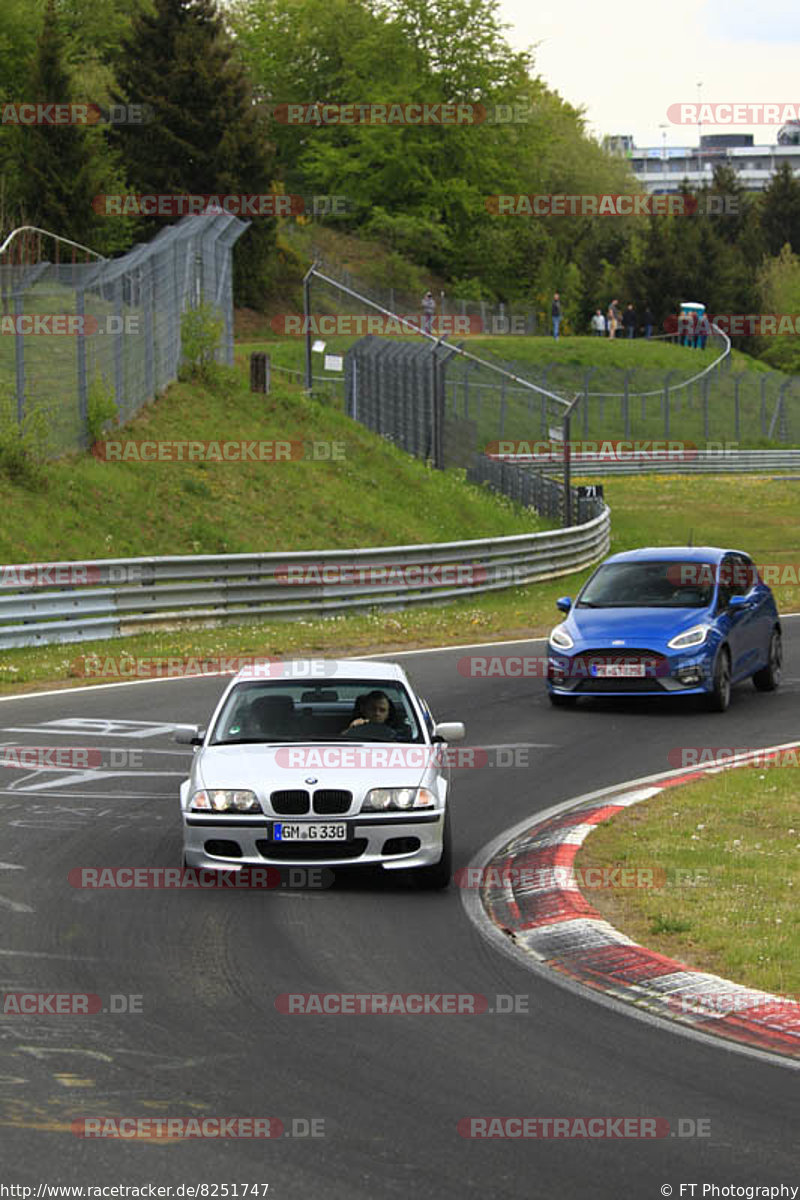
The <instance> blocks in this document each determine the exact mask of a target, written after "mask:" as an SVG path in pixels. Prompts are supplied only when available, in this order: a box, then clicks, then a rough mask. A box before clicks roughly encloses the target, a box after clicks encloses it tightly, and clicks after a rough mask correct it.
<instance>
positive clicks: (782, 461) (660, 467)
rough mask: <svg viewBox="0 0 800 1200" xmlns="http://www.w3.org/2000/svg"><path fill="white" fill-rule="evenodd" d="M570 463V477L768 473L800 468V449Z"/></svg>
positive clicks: (522, 462)
mask: <svg viewBox="0 0 800 1200" xmlns="http://www.w3.org/2000/svg"><path fill="white" fill-rule="evenodd" d="M598 440H601V439H598ZM503 461H504V462H508V463H515V464H516V465H517V466H520V467H530V468H531V469H532V470H534V471H552V470H553V467H554V466H557V465H560V464H561V462H562V461H563V460H562V459H561V458H557V459H553V458H552V457H551V456H550V455H548V454H541V455H531V454H517V455H508V456H505V457H504V458H503ZM570 466H571V470H572V477H573V479H579V478H580V477H581V476H583V475H650V474H661V475H737V474H756V475H769V474H771V473H772V472H773V471H798V472H800V450H698V451H697V452H696V453H694V454H693V456H692V457H688V456H686V455H685V454H684V455H681V454H679V453H678V452H675V453H673V454H672V455H670V454H669V453H668V452H663V453H662V452H660V451H650V452H646V453H645V452H643V453H641V454H631V455H623V454H620V455H619V456H617V457H612V456H610V455H605V456H604V455H602V454H599V453H598V454H596V455H595V454H591V453H582V454H577V453H576V454H573V455H572V456H571V458H570Z"/></svg>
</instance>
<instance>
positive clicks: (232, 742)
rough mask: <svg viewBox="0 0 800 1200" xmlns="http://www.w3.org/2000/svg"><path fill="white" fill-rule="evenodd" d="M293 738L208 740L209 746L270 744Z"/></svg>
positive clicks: (290, 740)
mask: <svg viewBox="0 0 800 1200" xmlns="http://www.w3.org/2000/svg"><path fill="white" fill-rule="evenodd" d="M294 740H295V739H294V738H270V737H260V738H252V737H250V738H220V740H219V741H217V742H210V743H209V745H211V746H271V745H273V744H274V743H275V742H293V741H294Z"/></svg>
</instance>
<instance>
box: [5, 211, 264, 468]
mask: <svg viewBox="0 0 800 1200" xmlns="http://www.w3.org/2000/svg"><path fill="white" fill-rule="evenodd" d="M246 228H247V223H246V222H244V221H240V220H239V219H238V218H237V217H234V216H232V215H230V214H228V213H223V212H219V213H217V214H204V215H194V216H187V217H184V218H183V219H182V220H181V221H180V222H178V223H177V224H176V225H172V226H170V227H168V228H166V229H162V230H161V231H160V232H159V233H158V234H157V235H156V236H155V237H154V238H153V240H152V241H150V242H148V243H146V244H142V245H138V246H135V247H134V248H133V249H132V250H130V251H129V252H128V253H127V254H124V255H122V256H121V257H119V258H114V259H104V258H101V257H100V256H99V255H94V254H93V252H92V251H87V250H86V248H85V247H77V246H76V245H75V243H72V242H68V241H67V240H66V239H63V238H59V237H57V236H56V235H53V234H49V233H47V232H46V231H44V230H33V229H25V230H19V231H16V232H15V233H14V234H11V235H9V237H8V238H6V240H5V242H3V244H2V246H0V303H1V304H2V334H0V434H2V432H3V430H4V428H8V426H9V425H12V424H14V423H17V424H18V425H23V426H24V423H25V419H26V417H28V416H30V415H31V414H32V413H33V412H37V411H38V412H41V413H43V414H44V416H45V419H46V422H47V429H48V449H49V451H50V452H51V453H52V454H63V453H66V452H69V451H72V450H78V449H84V448H86V446H87V445H88V441H89V415H90V409H91V406H92V403H93V400H94V398H95V397H98V398H100V397H106V398H113V400H114V403H115V405H116V408H117V414H118V417H119V419H120V421H127V420H129V419H130V418H131V417H133V416H134V415H135V413H136V412H138V410H139V409H140V408H141V407H142V406H143V405H144V404H146V403H147V401H148V400H151V399H152V398H153V397H154V396H155V395H157V393H158V392H160V391H161V390H162V389H163V388H165V387H166V386H167V385H168V384H169V383H171V382H172V381H173V380H174V379H176V378H177V375H178V369H179V367H180V365H181V360H182V349H181V316H182V314H183V313H184V312H185V311H186V310H188V309H194V308H197V307H198V306H199V305H201V304H208V305H210V306H211V307H212V308H213V309H214V310H215V311H216V313H217V314H218V315H219V316H220V317H221V319H222V321H223V326H224V329H223V336H222V339H221V344H220V346H219V347H218V350H217V359H218V360H219V361H221V362H225V363H228V364H231V365H232V363H233V279H232V272H233V264H232V248H233V245H234V243H235V242H236V241H237V239H238V238H239V237H240V236H241V234H242V233H244V231H245V229H246ZM81 259H85V260H89V261H80V260H81Z"/></svg>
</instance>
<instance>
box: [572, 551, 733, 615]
mask: <svg viewBox="0 0 800 1200" xmlns="http://www.w3.org/2000/svg"><path fill="white" fill-rule="evenodd" d="M716 570H717V568H716V567H715V566H714V565H713V564H712V563H699V562H621V563H606V564H605V565H604V566H602V567H600V568H599V569H598V570H597V572H596V573H595V574H594V575H593V576H592V578H591V579H590V580H589V582H588V583H587V585H586V587H585V588H584V590H583V591H582V592H581V595H580V598H579V600H578V603H577V607H578V608H707V607H708V605H709V604H710V603H711V600H712V598H713V595H714V580H715V572H716Z"/></svg>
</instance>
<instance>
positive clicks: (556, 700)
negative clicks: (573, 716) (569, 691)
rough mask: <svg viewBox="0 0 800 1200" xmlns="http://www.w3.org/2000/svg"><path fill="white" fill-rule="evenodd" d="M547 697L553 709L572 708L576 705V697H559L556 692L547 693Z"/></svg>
mask: <svg viewBox="0 0 800 1200" xmlns="http://www.w3.org/2000/svg"><path fill="white" fill-rule="evenodd" d="M547 696H548V699H549V701H550V703H551V704H552V706H553V708H573V707H574V705H576V704H577V703H578V697H577V696H560V695H559V694H558V692H548V693H547Z"/></svg>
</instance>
